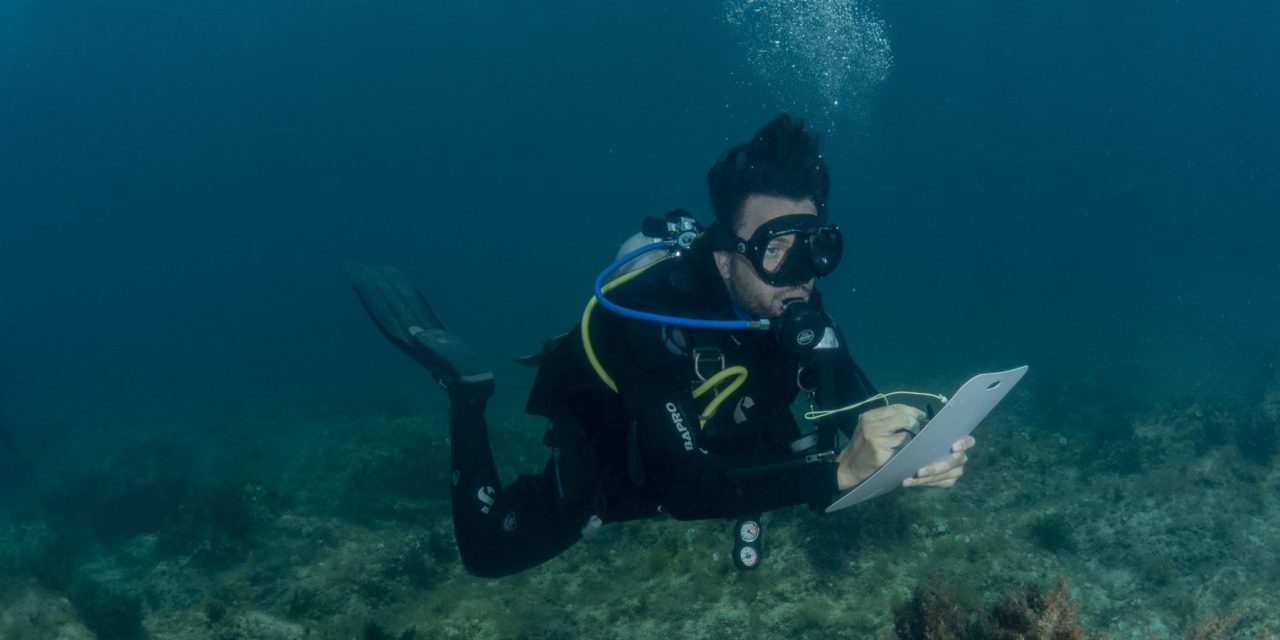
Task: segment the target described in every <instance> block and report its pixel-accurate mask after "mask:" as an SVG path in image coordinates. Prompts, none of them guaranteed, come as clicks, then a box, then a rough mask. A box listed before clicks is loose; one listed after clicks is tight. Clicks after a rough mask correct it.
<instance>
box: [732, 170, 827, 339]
mask: <svg viewBox="0 0 1280 640" xmlns="http://www.w3.org/2000/svg"><path fill="white" fill-rule="evenodd" d="M797 213H807V214H810V215H815V216H816V215H818V208H817V206H815V205H814V204H813V200H812V199H809V198H805V199H803V200H793V199H791V198H787V197H784V196H774V195H764V194H759V193H757V194H752V195H750V196H747V199H746V200H745V201H743V203H742V212H741V215H739V216H738V226H737V228H735V229H734V230H733V231H734V234H735V235H737V236H738V237H739V238H750V237H751V234H753V233H755V232H756V229H759V228H760V226H761V225H763V224H765V223H767V222H769V221H770V220H773V219H774V218H780V217H782V216H787V215H794V214H797ZM715 257H716V268H717V269H719V271H720V277H721V278H723V279H724V284H725V286H726V287H728V289H729V294H730V295H732V296H733V299H734V300H735V301H736V302H737V303H738V306H740V307H742V309H743V311H746V312H747V313H748V314H750V315H751V317H753V318H777V317H778V316H781V315H782V303H783V301H786V300H793V299H797V298H798V299H801V300H806V301H807V300H808V299H809V296H810V295H812V294H813V280H812V279H810V280H809V281H808V282H806V283H804V284H800V285H794V286H789V287H772V286H769V285H768V284H766V283H765V281H764V280H761V279H760V276H759V274H757V273H756V270H755V267H752V266H751V261H750V260H748V259H747V257H746V256H744V255H742V254H740V253H736V252H731V251H716V252H715Z"/></svg>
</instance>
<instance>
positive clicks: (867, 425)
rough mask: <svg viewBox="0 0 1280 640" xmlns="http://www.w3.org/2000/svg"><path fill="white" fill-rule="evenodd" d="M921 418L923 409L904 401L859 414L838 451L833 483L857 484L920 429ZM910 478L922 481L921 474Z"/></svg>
mask: <svg viewBox="0 0 1280 640" xmlns="http://www.w3.org/2000/svg"><path fill="white" fill-rule="evenodd" d="M924 421H925V413H924V412H923V411H921V410H919V409H916V408H915V407H908V406H907V405H905V404H891V405H889V406H887V407H880V408H877V409H872V410H870V411H867V412H865V413H863V414H862V415H861V416H858V428H857V429H856V430H855V431H854V432H853V439H852V440H850V441H849V446H847V447H845V448H844V451H841V452H840V457H839V459H838V462H839V463H840V466H839V468H838V469H837V470H836V482H837V483H838V484H839V486H840V490H841V491H844V490H845V489H851V488H853V487H854V486H857V484H858V483H859V482H862V481H863V480H866V479H867V477H869V476H870V475H871V474H873V473H875V471H876V469H879V468H880V467H882V466H884V463H886V462H888V461H889V458H892V457H893V454H894V453H896V452H897V451H898V449H899V448H901V447H902V446H903V445H905V444H906V443H907V441H908V440H910V439H911V438H913V437H915V435H916V434H917V433H919V432H920V428H921V427H922V426H924ZM953 455H954V454H953ZM961 455H963V454H961ZM961 465H962V466H963V462H962V463H961ZM933 466H937V465H933ZM929 468H930V469H932V467H929ZM921 471H924V469H921ZM917 475H919V473H917ZM930 477H932V476H930ZM913 479H919V480H924V477H923V476H921V477H919V478H913ZM954 482H955V480H954V479H953V480H952V483H953V484H954Z"/></svg>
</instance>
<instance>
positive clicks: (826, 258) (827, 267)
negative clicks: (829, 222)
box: [809, 226, 844, 278]
mask: <svg viewBox="0 0 1280 640" xmlns="http://www.w3.org/2000/svg"><path fill="white" fill-rule="evenodd" d="M809 254H810V262H812V263H813V273H814V275H816V276H817V277H819V278H822V277H825V276H828V275H831V272H833V271H835V270H836V267H838V266H840V258H841V257H843V256H844V236H842V235H841V234H840V229H839V227H835V226H830V227H820V228H818V229H814V231H813V233H812V234H810V235H809Z"/></svg>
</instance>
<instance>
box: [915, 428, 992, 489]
mask: <svg viewBox="0 0 1280 640" xmlns="http://www.w3.org/2000/svg"><path fill="white" fill-rule="evenodd" d="M974 442H975V440H974V439H973V436H965V437H964V439H962V440H960V441H959V442H957V443H955V444H953V445H951V455H949V456H947V457H946V458H945V459H944V460H942V462H935V463H933V464H931V465H929V466H927V467H924V468H923V469H920V470H919V471H917V472H916V474H915V475H913V476H911V477H910V478H907V479H906V480H903V481H902V486H904V487H939V488H942V489H946V488H949V487H952V486H954V485H955V483H956V480H959V479H960V476H962V475H964V463H966V462H968V461H969V456H967V455H965V451H968V450H969V449H971V448H973V445H974Z"/></svg>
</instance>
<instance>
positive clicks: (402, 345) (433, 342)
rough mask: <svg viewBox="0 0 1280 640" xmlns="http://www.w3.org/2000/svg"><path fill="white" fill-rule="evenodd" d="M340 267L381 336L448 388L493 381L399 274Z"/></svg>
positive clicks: (374, 268)
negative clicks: (453, 384) (454, 383)
mask: <svg viewBox="0 0 1280 640" xmlns="http://www.w3.org/2000/svg"><path fill="white" fill-rule="evenodd" d="M343 267H345V268H346V270H347V276H348V277H350V278H351V285H352V286H353V287H355V290H356V295H357V296H359V298H360V303H361V304H363V305H364V308H365V310H366V311H368V312H369V317H371V318H373V322H374V324H376V325H378V329H379V330H380V331H382V335H384V336H386V337H387V339H388V340H390V341H391V344H394V345H395V346H396V347H398V348H399V349H400V350H401V351H403V352H405V353H406V354H408V355H409V357H411V358H413V359H414V360H415V361H417V362H418V364H421V365H422V366H424V367H426V368H427V370H429V371H431V373H432V375H433V376H435V378H436V379H437V380H439V381H440V382H441V383H443V384H444V385H445V386H446V387H448V386H449V385H450V384H452V383H453V382H455V381H457V382H464V383H480V382H488V381H492V380H493V372H492V371H491V370H490V369H489V368H488V367H487V366H485V365H484V363H483V361H481V359H480V356H479V355H477V354H476V352H475V350H474V349H472V348H471V347H470V345H468V344H467V343H465V342H463V341H462V340H460V339H458V337H457V336H455V335H453V334H452V333H449V332H448V331H447V330H446V329H445V327H444V323H443V322H441V321H440V317H439V316H437V315H436V312H435V310H434V309H432V308H431V305H430V304H428V303H427V299H426V298H425V297H423V295H422V294H421V293H420V292H418V290H417V289H415V288H414V287H413V285H412V284H411V283H410V282H409V279H408V278H406V277H405V275H404V274H403V273H400V271H399V270H398V269H396V268H395V267H388V266H382V265H366V264H360V263H357V262H345V263H343Z"/></svg>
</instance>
